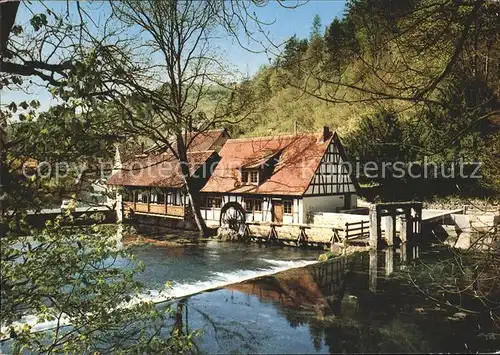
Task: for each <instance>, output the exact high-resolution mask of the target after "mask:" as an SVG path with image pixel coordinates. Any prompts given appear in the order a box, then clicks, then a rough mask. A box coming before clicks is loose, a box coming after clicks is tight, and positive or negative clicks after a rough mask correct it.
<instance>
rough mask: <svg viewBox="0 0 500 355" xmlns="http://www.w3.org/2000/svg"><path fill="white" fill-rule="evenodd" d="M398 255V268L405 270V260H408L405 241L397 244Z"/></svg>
mask: <svg viewBox="0 0 500 355" xmlns="http://www.w3.org/2000/svg"><path fill="white" fill-rule="evenodd" d="M399 257H400V260H401V262H400V269H401V270H405V269H406V262H407V260H408V254H407V245H406V243H401V245H400V246H399Z"/></svg>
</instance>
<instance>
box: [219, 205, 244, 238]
mask: <svg viewBox="0 0 500 355" xmlns="http://www.w3.org/2000/svg"><path fill="white" fill-rule="evenodd" d="M220 225H221V226H224V227H228V228H229V229H231V230H233V231H235V232H238V233H240V231H243V230H244V226H245V210H244V209H243V207H242V206H241V205H240V204H239V203H237V202H228V203H226V204H225V205H224V206H223V207H222V210H221V211H220Z"/></svg>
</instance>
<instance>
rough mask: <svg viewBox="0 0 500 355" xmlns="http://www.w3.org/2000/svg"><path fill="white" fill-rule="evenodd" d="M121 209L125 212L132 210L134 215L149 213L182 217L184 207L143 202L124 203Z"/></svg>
mask: <svg viewBox="0 0 500 355" xmlns="http://www.w3.org/2000/svg"><path fill="white" fill-rule="evenodd" d="M123 207H124V209H126V210H132V211H134V212H135V213H151V214H158V215H165V216H175V217H184V213H185V209H184V206H174V205H165V204H156V203H143V202H135V203H134V202H130V201H127V202H124V203H123Z"/></svg>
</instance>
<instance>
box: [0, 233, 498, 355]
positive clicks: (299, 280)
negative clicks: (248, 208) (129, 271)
mask: <svg viewBox="0 0 500 355" xmlns="http://www.w3.org/2000/svg"><path fill="white" fill-rule="evenodd" d="M129 248H130V251H131V252H132V253H133V254H135V256H136V260H140V261H142V262H143V263H145V265H146V269H145V271H144V272H142V273H141V274H139V275H138V277H139V279H140V281H142V283H143V284H144V285H145V287H146V288H147V289H149V290H150V291H151V292H150V294H151V296H149V297H151V298H152V299H153V300H154V301H156V302H158V304H159V305H158V307H167V304H168V305H170V306H171V307H173V309H174V310H177V315H175V314H172V317H171V319H170V321H169V324H168V325H167V328H169V327H171V326H172V325H174V323H175V324H176V326H177V327H178V329H179V330H181V331H183V332H185V333H188V332H192V331H199V335H198V336H197V337H196V338H195V344H196V347H195V349H194V351H195V352H199V353H210V354H213V353H223V354H231V353H233V354H236V353H238V354H240V353H276V354H281V353H317V354H326V353H339V352H349V353H352V352H363V353H366V352H368V353H373V352H391V353H395V352H405V353H407V352H498V351H499V350H500V337H499V335H498V333H500V331H499V327H498V326H495V324H494V322H493V321H492V319H491V318H492V317H490V314H489V313H488V312H485V311H484V307H483V306H482V305H483V303H484V299H489V301H488V302H492V304H493V305H495V304H496V305H497V307H499V306H500V305H499V300H500V297H499V295H500V293H499V292H498V290H499V286H498V282H497V280H498V275H497V274H498V270H500V265H499V264H500V262H499V260H498V257H497V256H496V255H495V256H492V258H491V260H493V264H491V270H490V269H485V270H486V271H484V270H483V271H481V272H480V273H479V274H478V275H480V276H481V277H482V278H481V279H479V281H478V283H477V284H478V285H476V286H475V287H476V288H477V290H478V292H487V294H486V293H485V295H486V298H484V299H476V298H474V297H469V296H468V295H469V294H470V292H469V293H467V294H465V293H464V294H459V295H457V294H455V293H453V288H451V289H450V290H451V291H450V295H451V296H450V297H448V295H446V297H445V296H444V295H445V293H446V292H448V291H446V292H443V298H442V299H441V300H437V299H431V298H429V297H427V296H426V295H424V292H429V294H431V293H432V294H436V292H435V290H433V287H434V286H435V284H437V285H438V287H443V290H444V289H445V288H447V287H452V286H453V285H455V284H456V285H457V286H458V287H459V288H463V285H462V281H463V282H466V283H467V282H468V281H467V278H464V280H457V279H456V277H455V276H453V278H450V276H449V275H448V274H447V270H448V269H447V268H448V267H449V265H448V264H445V263H444V260H453V258H454V257H456V256H455V255H453V254H449V251H446V250H440V249H428V250H427V251H420V252H419V255H417V253H416V251H415V250H411V251H408V253H403V256H405V257H403V258H401V253H400V250H393V249H388V250H385V251H379V252H369V253H368V252H365V253H357V254H354V255H351V256H348V257H343V258H336V259H331V260H329V261H326V262H322V263H317V262H316V260H317V259H318V256H319V254H320V253H322V251H321V250H314V249H300V248H292V247H279V246H266V245H258V244H243V243H219V242H202V243H195V244H191V243H189V244H177V245H158V244H148V243H146V244H141V245H132V246H129ZM414 256H417V258H416V259H415V260H412V259H413V257H414ZM405 258H406V259H407V260H406V261H405V262H403V261H402V259H403V260H404V259H405ZM474 258H481V260H482V259H484V257H483V256H482V255H471V257H470V259H471V260H474ZM461 260H462V259H461ZM467 265H470V267H469V266H467ZM474 265H475V266H474ZM118 266H120V267H122V268H127V267H131V266H132V265H131V262H130V261H129V260H120V261H118ZM473 266H474V267H473ZM462 267H463V268H464V269H463V270H461V272H462V273H463V274H464V275H469V274H471V273H472V274H474V270H476V271H475V272H476V273H477V270H478V268H477V264H474V263H469V264H468V263H463V265H462ZM488 267H490V266H488ZM451 269H452V270H454V269H453V267H452V268H451ZM495 270H496V271H495ZM436 271H437V273H436ZM437 274H438V275H437ZM436 275H437V276H436ZM429 276H431V280H430V281H429V280H428V278H429ZM436 277H437V279H436ZM436 280H437V281H439V282H437V283H436V282H435V281H436ZM167 282H170V285H169V287H166V286H165V285H166V283H167ZM414 282H416V283H414ZM416 285H419V286H420V287H423V289H418V288H417V287H416ZM431 286H432V287H431ZM438 291H439V292H440V290H439V289H438ZM433 292H434V293H433ZM439 292H438V293H437V294H439ZM171 297H175V298H176V299H178V301H176V302H175V303H173V304H170V303H165V302H163V301H164V300H166V299H169V298H171ZM454 297H455V298H454ZM443 300H444V301H445V302H442V301H443ZM480 301H481V302H480ZM446 302H449V304H446ZM495 302H496V303H495ZM457 305H458V306H459V307H457ZM462 307H463V309H462ZM481 307H482V308H481ZM490 307H491V306H490ZM468 310H472V311H473V312H476V311H480V313H479V314H474V313H473V312H469V311H468ZM497 310H498V308H497ZM497 314H498V313H496V314H495V316H496V315H497ZM46 327H47V328H50V324H49V325H46ZM8 346H9V345H8V343H6V344H3V346H2V347H0V350H4V351H7V352H8ZM2 348H3V349H2Z"/></svg>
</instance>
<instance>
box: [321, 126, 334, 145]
mask: <svg viewBox="0 0 500 355" xmlns="http://www.w3.org/2000/svg"><path fill="white" fill-rule="evenodd" d="M331 136H332V132H330V128H328V126H323V135H322V136H321V142H322V143H325V142H326V141H327V140H329V139H330V137H331Z"/></svg>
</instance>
